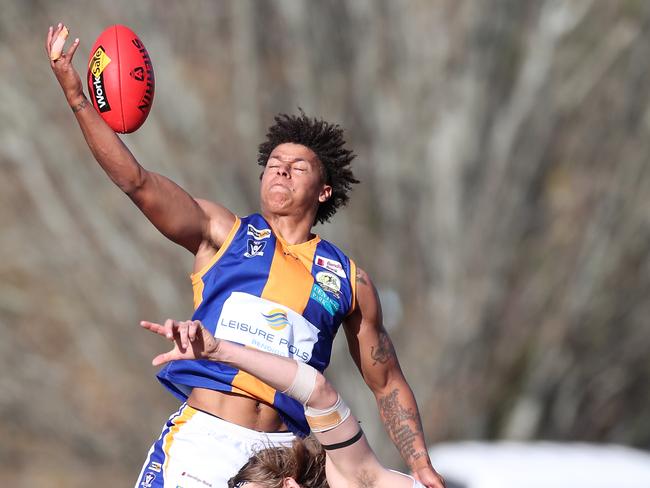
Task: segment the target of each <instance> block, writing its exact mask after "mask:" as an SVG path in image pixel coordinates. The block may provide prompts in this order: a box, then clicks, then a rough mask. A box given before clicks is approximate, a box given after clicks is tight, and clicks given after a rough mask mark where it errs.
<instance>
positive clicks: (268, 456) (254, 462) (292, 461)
mask: <svg viewBox="0 0 650 488" xmlns="http://www.w3.org/2000/svg"><path fill="white" fill-rule="evenodd" d="M285 478H293V479H294V480H295V481H296V483H298V484H299V485H300V486H302V487H303V488H329V485H328V484H327V479H326V478H325V451H323V449H322V448H321V446H320V444H319V443H318V441H316V440H315V439H313V438H309V437H308V438H306V439H297V440H295V441H294V442H293V445H292V446H291V447H268V448H266V449H262V450H261V451H258V452H256V453H255V454H253V455H252V456H251V457H250V459H249V460H248V462H247V463H246V464H244V466H243V467H242V468H241V469H240V470H239V472H238V473H237V474H236V475H235V476H233V477H232V478H230V480H228V488H238V487H244V485H245V484H246V483H247V482H248V483H259V484H260V485H262V486H263V487H264V488H281V487H282V483H283V481H284V480H285Z"/></svg>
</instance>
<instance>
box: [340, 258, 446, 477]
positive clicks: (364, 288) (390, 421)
mask: <svg viewBox="0 0 650 488" xmlns="http://www.w3.org/2000/svg"><path fill="white" fill-rule="evenodd" d="M356 282H357V304H358V305H357V308H356V310H355V311H354V312H353V313H352V314H351V315H350V317H349V318H348V320H347V321H346V322H345V325H344V327H345V334H346V337H347V340H348V347H349V349H350V354H351V355H352V358H353V359H354V362H355V363H356V365H357V367H358V368H359V371H360V372H361V375H362V376H363V379H364V381H365V382H366V384H367V385H368V386H369V387H370V389H371V390H372V392H373V394H374V395H375V398H376V400H377V405H378V407H379V413H380V415H381V418H382V420H383V422H384V426H385V427H386V430H387V432H388V435H389V436H390V438H391V439H392V441H393V443H394V444H395V447H397V449H398V451H399V452H400V454H401V455H402V458H404V461H405V462H406V464H407V465H408V466H409V467H410V468H411V471H412V472H413V474H414V475H415V476H416V477H417V478H418V479H419V480H420V481H421V482H422V483H423V484H424V485H425V486H427V487H428V488H442V487H443V486H444V482H443V480H442V478H441V477H440V475H438V473H436V471H435V470H434V469H433V467H432V466H431V461H430V460H429V455H428V453H427V448H426V444H425V441H424V434H423V432H422V422H421V421H420V414H419V413H418V407H417V404H416V402H415V397H414V396H413V392H412V391H411V388H410V386H409V385H408V383H407V382H406V379H405V378H404V374H403V373H402V370H401V368H400V365H399V361H398V359H397V356H396V355H395V349H394V348H393V343H392V342H391V340H390V337H389V336H388V333H387V332H386V329H384V326H383V323H382V313H381V305H380V303H379V298H378V296H377V291H376V289H375V287H374V286H373V284H372V282H371V281H370V278H369V277H368V275H367V274H366V272H365V271H363V270H361V269H358V268H357V276H356Z"/></svg>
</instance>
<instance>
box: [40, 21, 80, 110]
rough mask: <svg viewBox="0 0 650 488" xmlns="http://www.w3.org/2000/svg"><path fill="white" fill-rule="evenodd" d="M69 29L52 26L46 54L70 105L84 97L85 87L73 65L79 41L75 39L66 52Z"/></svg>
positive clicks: (47, 40) (48, 32)
mask: <svg viewBox="0 0 650 488" xmlns="http://www.w3.org/2000/svg"><path fill="white" fill-rule="evenodd" d="M67 31H68V30H67V28H66V26H64V25H63V24H61V23H59V24H58V25H57V26H56V27H52V26H50V28H49V29H48V30H47V39H46V41H45V52H46V53H47V57H48V59H49V61H50V67H51V68H52V71H53V72H54V76H56V79H57V80H58V82H59V84H60V85H61V88H62V89H63V93H64V94H65V97H66V98H67V99H68V102H69V103H70V104H72V103H74V102H75V101H78V100H79V98H80V97H83V96H84V95H83V85H82V83H81V78H80V76H79V73H78V72H77V70H76V69H74V66H73V65H72V58H73V57H74V53H75V52H76V51H77V48H78V47H79V39H78V38H77V39H75V40H74V42H73V43H72V45H71V46H70V47H69V48H68V50H67V51H66V50H64V47H65V46H64V44H65V38H66V37H67Z"/></svg>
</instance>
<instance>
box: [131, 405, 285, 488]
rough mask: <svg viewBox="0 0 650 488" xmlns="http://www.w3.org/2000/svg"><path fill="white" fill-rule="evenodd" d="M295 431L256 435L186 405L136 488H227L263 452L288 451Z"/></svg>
mask: <svg viewBox="0 0 650 488" xmlns="http://www.w3.org/2000/svg"><path fill="white" fill-rule="evenodd" d="M294 439H295V436H294V435H293V434H292V433H291V432H273V433H266V432H257V431H255V430H250V429H247V428H245V427H241V426H239V425H236V424H232V423H230V422H226V421H225V420H222V419H220V418H218V417H215V416H213V415H210V414H207V413H204V412H201V411H200V410H196V409H194V408H192V407H190V406H189V405H187V404H183V405H182V406H181V408H180V409H179V410H178V412H176V413H174V414H173V415H172V416H171V417H169V420H168V421H167V423H166V424H165V427H164V428H163V430H162V433H161V435H160V438H159V439H158V440H157V441H156V442H155V443H154V445H153V446H151V449H150V450H149V454H148V455H147V460H146V461H145V463H144V465H143V467H142V471H141V472H140V476H139V477H138V481H137V483H136V485H135V487H136V488H169V487H171V488H176V487H178V486H181V487H183V488H198V487H201V488H226V487H227V486H228V480H229V479H230V478H231V477H233V476H234V475H235V474H237V472H238V471H239V469H240V468H241V467H242V466H243V465H244V464H245V463H246V461H248V458H250V456H251V454H252V453H253V452H255V451H259V450H260V449H264V448H265V447H271V446H290V445H291V443H292V442H293V440H294Z"/></svg>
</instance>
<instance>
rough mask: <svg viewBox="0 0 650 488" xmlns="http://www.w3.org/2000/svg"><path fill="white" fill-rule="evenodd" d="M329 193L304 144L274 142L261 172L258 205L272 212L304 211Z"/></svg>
mask: <svg viewBox="0 0 650 488" xmlns="http://www.w3.org/2000/svg"><path fill="white" fill-rule="evenodd" d="M331 194H332V187H331V186H329V185H327V184H325V177H324V175H323V169H322V166H321V163H320V161H318V158H317V157H316V155H315V154H314V152H313V151H312V150H311V149H309V148H308V147H305V146H302V145H300V144H293V143H290V142H287V143H284V144H280V145H279V146H277V147H276V148H275V149H274V150H273V151H272V152H271V155H270V156H269V160H268V161H267V163H266V167H265V168H264V173H263V174H262V182H261V185H260V197H261V202H262V209H263V210H264V211H267V212H269V213H271V214H276V215H294V214H300V213H302V214H304V213H306V212H308V211H309V210H311V209H312V208H313V209H316V208H318V205H319V204H320V203H322V202H324V201H326V200H327V199H328V198H329V197H330V196H331Z"/></svg>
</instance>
